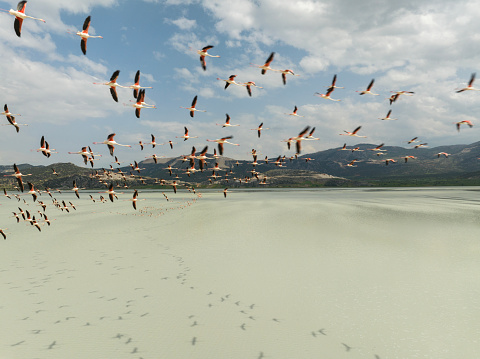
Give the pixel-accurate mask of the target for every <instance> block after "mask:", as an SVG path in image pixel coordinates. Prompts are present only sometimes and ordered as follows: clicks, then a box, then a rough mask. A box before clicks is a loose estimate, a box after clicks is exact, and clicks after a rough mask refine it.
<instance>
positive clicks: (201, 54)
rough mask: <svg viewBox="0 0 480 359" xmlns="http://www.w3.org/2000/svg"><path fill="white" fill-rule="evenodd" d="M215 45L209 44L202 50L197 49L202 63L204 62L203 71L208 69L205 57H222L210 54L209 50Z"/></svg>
mask: <svg viewBox="0 0 480 359" xmlns="http://www.w3.org/2000/svg"><path fill="white" fill-rule="evenodd" d="M212 48H213V46H212V45H208V46H205V47H204V48H202V49H201V50H197V54H199V55H200V63H201V64H202V69H203V71H206V70H207V64H206V62H205V57H206V56H208V57H220V56H218V55H210V54H209V53H208V52H207V51H208V50H210V49H212Z"/></svg>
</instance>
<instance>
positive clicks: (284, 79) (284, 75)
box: [282, 72, 287, 85]
mask: <svg viewBox="0 0 480 359" xmlns="http://www.w3.org/2000/svg"><path fill="white" fill-rule="evenodd" d="M282 81H283V84H284V85H286V84H287V75H286V74H285V73H284V72H282Z"/></svg>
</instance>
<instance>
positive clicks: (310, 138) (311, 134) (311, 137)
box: [304, 127, 320, 141]
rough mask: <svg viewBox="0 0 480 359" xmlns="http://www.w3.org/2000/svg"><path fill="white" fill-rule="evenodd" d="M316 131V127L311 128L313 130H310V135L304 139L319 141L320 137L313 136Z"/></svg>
mask: <svg viewBox="0 0 480 359" xmlns="http://www.w3.org/2000/svg"><path fill="white" fill-rule="evenodd" d="M314 132H315V127H314V128H312V129H311V131H310V133H309V134H308V136H307V137H305V138H304V139H305V140H307V141H308V140H310V141H318V140H320V138H318V137H313V133H314Z"/></svg>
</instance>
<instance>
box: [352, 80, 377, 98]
mask: <svg viewBox="0 0 480 359" xmlns="http://www.w3.org/2000/svg"><path fill="white" fill-rule="evenodd" d="M374 82H375V79H372V81H370V83H369V84H368V86H367V89H366V90H363V91H356V92H358V94H359V95H367V94H368V95H374V96H378V95H379V94H378V93H373V92H372V91H371V90H372V87H373V84H374Z"/></svg>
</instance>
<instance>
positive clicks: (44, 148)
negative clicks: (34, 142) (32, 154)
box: [37, 136, 57, 158]
mask: <svg viewBox="0 0 480 359" xmlns="http://www.w3.org/2000/svg"><path fill="white" fill-rule="evenodd" d="M53 151H55V149H54V148H53V149H50V145H49V144H48V142H47V141H45V136H42V138H41V139H40V148H38V149H37V152H42V154H43V155H44V156H45V157H47V158H49V157H50V156H51V154H52V153H57V152H53Z"/></svg>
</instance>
